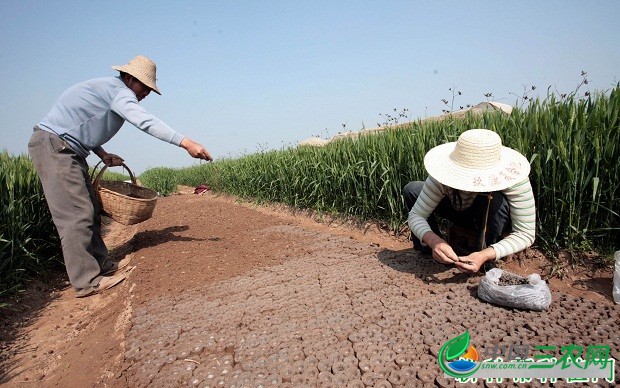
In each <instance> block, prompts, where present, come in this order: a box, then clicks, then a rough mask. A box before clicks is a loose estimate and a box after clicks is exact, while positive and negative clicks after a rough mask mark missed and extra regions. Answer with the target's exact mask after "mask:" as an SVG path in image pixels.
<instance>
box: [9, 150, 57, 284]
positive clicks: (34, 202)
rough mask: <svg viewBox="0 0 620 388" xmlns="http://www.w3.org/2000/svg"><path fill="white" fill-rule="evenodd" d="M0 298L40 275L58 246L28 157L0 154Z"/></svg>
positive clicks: (51, 261)
mask: <svg viewBox="0 0 620 388" xmlns="http://www.w3.org/2000/svg"><path fill="white" fill-rule="evenodd" d="M0 187H1V188H2V190H0V295H4V294H7V293H9V292H14V291H15V290H17V289H19V288H20V287H21V285H22V284H23V281H24V279H25V278H27V277H29V276H37V275H44V274H45V273H46V271H47V269H48V268H49V266H50V265H52V264H53V262H54V261H57V260H58V258H59V257H60V243H59V239H58V235H57V234H56V229H55V227H54V224H53V222H52V218H51V214H50V213H49V210H48V208H47V204H46V202H45V198H44V196H43V190H42V188H41V184H40V182H39V178H38V176H37V174H36V172H35V170H34V166H33V165H32V162H31V161H30V159H29V158H28V157H25V156H17V157H12V156H10V155H9V154H8V153H7V152H3V153H0Z"/></svg>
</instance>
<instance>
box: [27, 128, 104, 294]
mask: <svg viewBox="0 0 620 388" xmlns="http://www.w3.org/2000/svg"><path fill="white" fill-rule="evenodd" d="M28 153H29V154H30V157H31V158H32V161H33V162H34V165H35V168H36V169H37V173H38V174H39V178H40V179H41V184H42V185H43V192H44V194H45V200H46V201H47V205H48V206H49V209H50V212H51V214H52V219H53V220H54V225H56V229H57V230H58V234H59V235H60V242H61V245H62V254H63V257H64V262H65V267H66V268H67V274H68V275H69V281H70V282H71V285H72V286H73V287H75V288H76V289H78V290H80V289H82V288H86V287H90V286H96V285H98V284H99V281H100V280H101V276H100V272H101V268H102V266H103V263H104V262H105V261H106V260H107V259H108V249H107V247H106V246H105V243H104V242H103V238H102V237H101V216H100V215H99V203H98V201H97V199H96V197H95V192H94V190H93V186H92V183H91V180H90V176H89V174H88V164H87V163H86V160H85V159H84V158H82V157H81V156H79V155H77V154H76V153H75V151H73V149H72V148H71V147H70V146H69V144H68V143H67V142H66V141H64V140H63V139H62V138H60V137H58V135H56V134H54V133H51V132H47V131H43V130H40V129H38V127H35V130H34V133H33V134H32V136H31V137H30V141H29V142H28Z"/></svg>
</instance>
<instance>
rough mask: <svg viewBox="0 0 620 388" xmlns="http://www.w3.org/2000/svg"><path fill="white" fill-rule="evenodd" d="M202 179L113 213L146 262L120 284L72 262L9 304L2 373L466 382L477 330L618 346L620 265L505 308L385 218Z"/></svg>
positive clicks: (9, 378) (229, 382)
mask: <svg viewBox="0 0 620 388" xmlns="http://www.w3.org/2000/svg"><path fill="white" fill-rule="evenodd" d="M191 192H192V191H191V190H186V192H185V194H183V195H173V196H170V197H166V198H160V199H159V200H158V204H157V206H156V208H155V212H154V214H153V218H151V219H150V220H148V221H146V222H143V223H141V224H139V225H133V226H129V227H127V226H122V225H120V224H117V223H114V222H111V221H109V220H108V222H107V223H106V229H105V239H106V241H107V243H108V245H109V247H110V248H111V252H112V254H113V256H114V257H115V258H116V259H120V258H122V257H125V256H131V257H132V265H134V266H135V268H133V270H131V272H130V273H129V276H128V278H127V280H125V281H124V282H123V283H122V284H121V285H120V286H117V287H115V288H113V289H111V290H108V291H107V292H105V293H103V294H101V295H96V296H92V297H89V298H85V299H76V298H75V297H74V291H73V290H72V289H71V287H69V286H68V283H67V281H66V275H65V274H64V273H62V272H60V273H57V274H55V275H54V276H53V278H52V280H51V281H50V282H47V283H33V284H32V285H31V286H29V287H28V289H27V290H26V291H25V293H24V294H23V295H22V296H21V297H20V299H19V300H18V304H17V306H16V309H15V311H3V312H2V313H3V316H2V317H1V323H2V329H1V331H0V333H1V340H2V342H1V347H0V356H1V358H0V385H2V386H7V387H13V386H15V387H30V386H31V387H147V386H148V387H192V386H197V387H206V386H225V387H233V386H237V387H259V386H295V387H297V386H337V387H345V386H351V387H365V386H374V387H390V386H392V387H397V386H403V387H418V386H440V387H449V386H466V385H462V384H459V385H457V384H455V382H454V381H453V380H450V379H446V378H445V377H444V376H443V373H440V369H439V366H438V363H437V353H438V351H439V348H440V347H441V345H442V344H444V343H445V342H446V341H448V340H449V339H451V338H454V337H455V336H457V335H458V334H461V333H462V332H464V331H465V330H469V332H470V335H471V338H472V341H473V343H474V344H475V345H476V347H477V348H478V350H479V351H480V352H482V354H483V355H484V354H485V352H486V354H488V353H489V352H491V349H493V348H494V347H495V348H497V347H496V345H499V347H501V346H502V345H511V344H521V345H530V346H532V347H533V346H536V345H556V346H563V345H569V344H577V345H581V346H584V348H585V347H586V346H588V345H591V344H607V345H609V346H610V347H611V357H613V358H615V359H616V360H618V359H620V330H619V329H620V321H619V319H618V317H619V316H620V314H619V313H620V306H618V305H615V304H614V303H613V300H612V298H611V285H612V271H611V268H592V267H590V268H582V267H580V268H566V269H565V272H564V273H565V276H564V277H563V279H558V278H557V277H554V278H551V279H547V281H548V282H549V286H550V288H551V292H552V295H553V302H552V304H551V307H550V308H549V310H547V311H543V312H535V311H522V310H515V309H509V308H503V307H499V306H494V305H490V304H488V303H484V302H482V301H481V300H480V299H478V298H477V294H476V288H477V285H478V283H479V281H480V279H481V277H482V275H473V276H470V275H465V274H461V273H459V272H458V271H456V270H455V269H454V268H452V267H449V266H443V265H440V264H437V263H435V262H434V261H433V260H431V259H430V258H428V257H425V256H421V255H418V254H417V253H414V252H413V251H412V250H411V249H410V244H409V243H408V242H407V241H406V240H405V239H402V238H401V239H399V238H395V237H393V236H390V235H389V234H388V233H386V232H384V231H382V230H380V229H379V228H377V227H376V226H373V225H370V224H368V225H366V226H365V227H361V228H360V227H353V226H352V225H349V224H346V223H336V222H333V220H332V221H331V222H330V221H326V220H323V221H322V222H317V218H316V217H310V216H307V215H304V214H300V213H299V212H297V214H293V213H291V212H290V211H288V210H285V209H280V208H275V207H258V206H254V205H250V204H244V203H239V202H236V201H234V200H233V199H230V198H226V197H223V196H216V195H213V194H210V193H208V194H206V195H194V194H190V193H191ZM546 263H547V261H546V260H545V259H544V258H543V257H542V255H540V254H538V253H537V252H536V251H534V250H531V251H530V250H528V252H526V253H523V254H520V255H518V256H517V258H515V259H513V260H512V261H511V262H508V263H502V265H501V267H502V268H504V269H506V270H508V271H510V272H513V273H516V274H519V275H522V276H526V275H529V274H531V273H534V272H536V273H539V274H541V275H542V276H543V278H545V276H544V275H545V274H548V273H549V268H548V266H546ZM616 376H618V373H616ZM619 379H620V378H619V377H616V381H615V382H616V383H618V382H620V380H619ZM477 385H478V386H516V384H514V383H511V382H504V383H502V384H497V383H491V384H487V383H485V382H479V383H478V384H477ZM532 385H534V386H571V387H574V386H578V384H570V385H568V384H566V383H564V382H561V381H559V382H558V383H556V384H551V383H549V382H547V383H544V384H543V383H540V382H534V383H532ZM590 385H593V386H594V385H596V384H593V383H591V384H590ZM598 385H600V386H607V385H609V384H608V383H605V382H600V383H598Z"/></svg>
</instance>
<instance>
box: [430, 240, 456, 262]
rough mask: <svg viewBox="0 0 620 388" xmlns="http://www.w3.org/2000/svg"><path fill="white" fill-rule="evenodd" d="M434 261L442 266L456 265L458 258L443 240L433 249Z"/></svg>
mask: <svg viewBox="0 0 620 388" xmlns="http://www.w3.org/2000/svg"><path fill="white" fill-rule="evenodd" d="M433 259H435V261H436V262H438V263H442V264H454V263H456V261H457V260H458V256H457V255H456V253H455V252H454V250H453V249H452V247H451V246H450V245H449V244H448V243H447V242H445V241H443V240H441V242H439V243H437V244H435V246H434V247H433Z"/></svg>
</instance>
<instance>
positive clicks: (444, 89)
mask: <svg viewBox="0 0 620 388" xmlns="http://www.w3.org/2000/svg"><path fill="white" fill-rule="evenodd" d="M618 20H620V2H619V1H616V0H609V1H571V0H565V1H540V0H538V1H528V0H525V1H430V0H429V1H390V0H385V1H378V0H377V1H338V0H331V1H323V0H312V1H294V0H287V1H249V0H247V1H235V0H229V1H223V0H222V1H209V0H202V1H185V0H177V1H132V0H126V1H115V0H106V1H85V0H80V1H32V0H0V47H1V49H2V57H1V60H0V74H2V76H1V78H0V86H1V92H0V134H1V135H2V136H1V139H2V140H1V142H0V150H2V149H6V150H8V151H9V153H11V154H22V153H26V152H27V142H28V138H29V137H30V133H31V128H32V127H33V125H34V124H36V123H38V122H39V121H40V120H41V118H43V116H45V114H46V113H47V112H48V110H49V108H50V107H51V105H52V104H53V102H54V101H55V100H56V98H57V97H58V96H59V95H60V93H62V92H63V91H64V90H65V89H66V88H68V87H69V86H71V85H73V84H76V83H78V82H81V81H83V80H86V79H89V78H95V77H101V76H111V75H116V74H118V73H117V72H115V71H113V70H112V69H111V66H112V65H122V64H125V63H127V62H128V61H129V60H130V59H131V58H132V57H134V56H135V55H136V54H143V55H146V56H148V57H150V58H151V59H153V60H154V61H155V62H156V63H157V66H158V73H157V77H158V86H159V88H160V90H161V91H162V94H163V95H162V96H159V95H156V94H151V95H150V96H148V97H147V98H146V99H145V100H143V101H142V104H143V105H144V106H145V107H146V109H147V110H149V111H150V112H151V113H153V114H154V115H155V116H157V117H159V118H161V119H162V120H163V121H165V122H166V123H167V124H169V125H170V126H171V127H172V128H174V129H175V130H176V131H178V132H180V133H182V134H184V135H186V136H188V137H190V138H192V139H194V140H196V141H198V142H200V143H202V144H203V145H204V146H205V147H206V148H207V150H209V151H210V152H211V154H212V155H213V156H214V157H215V158H216V159H218V158H224V157H236V156H239V155H242V154H244V153H253V152H256V151H258V150H264V149H280V148H283V147H290V146H294V145H295V144H297V143H298V142H299V141H301V140H304V139H306V138H308V137H311V136H316V135H319V136H321V137H323V138H328V137H331V136H333V135H335V134H337V133H338V132H340V131H342V130H343V128H344V129H345V130H354V131H357V130H360V129H361V128H362V127H365V128H374V127H376V126H377V124H378V123H382V122H383V121H384V120H385V116H384V115H385V114H387V113H393V109H398V110H399V111H401V110H402V109H404V108H407V109H408V114H409V115H410V117H411V119H416V118H422V117H427V116H435V115H438V114H441V113H442V112H441V111H442V109H444V108H446V106H445V105H444V104H443V103H442V102H441V99H447V100H451V99H452V91H450V88H454V89H456V90H458V91H461V93H462V95H461V96H458V97H457V98H456V100H455V106H454V107H455V108H458V105H466V104H476V103H478V102H481V101H485V100H487V98H486V97H484V94H485V93H493V100H496V101H499V102H503V103H506V104H510V105H515V104H516V103H517V97H516V95H521V94H522V93H523V90H524V87H528V88H529V87H530V86H532V85H534V86H536V87H537V89H536V92H538V93H541V95H542V96H544V95H545V94H546V90H547V88H548V87H551V88H552V90H554V91H555V90H557V91H559V92H563V93H564V92H571V91H573V90H574V89H575V88H576V87H577V85H578V84H579V82H580V81H581V76H580V73H581V71H586V72H587V74H588V76H587V78H588V81H589V83H588V85H586V87H587V90H590V91H594V90H608V89H610V88H611V87H612V86H613V85H615V84H616V83H617V82H618V81H620V44H619V43H618V36H620V23H618ZM582 90H586V89H582ZM343 124H344V125H345V126H344V127H343ZM104 148H105V149H106V150H107V151H108V152H112V153H116V154H118V155H120V156H122V157H124V158H125V160H126V163H127V165H128V166H129V167H130V168H132V170H133V171H134V172H137V173H138V174H139V173H141V172H143V171H144V170H146V169H147V168H150V167H158V166H167V167H182V166H189V165H193V164H197V163H199V162H198V161H196V160H194V159H192V158H191V157H189V155H188V154H187V153H186V152H185V151H184V150H183V149H180V148H177V147H175V146H173V145H170V144H167V143H164V142H161V141H159V140H157V139H155V138H153V137H151V136H149V135H147V134H144V133H142V132H141V131H139V130H137V129H136V128H134V127H133V126H131V125H129V124H126V125H124V126H123V128H122V129H121V131H120V132H119V134H118V135H117V136H116V137H115V138H113V139H112V140H111V141H110V142H108V143H107V144H106V145H104ZM88 161H89V163H90V164H91V165H92V164H94V163H96V162H97V158H96V157H95V156H94V155H93V156H91V157H89V159H88Z"/></svg>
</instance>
